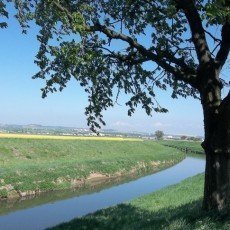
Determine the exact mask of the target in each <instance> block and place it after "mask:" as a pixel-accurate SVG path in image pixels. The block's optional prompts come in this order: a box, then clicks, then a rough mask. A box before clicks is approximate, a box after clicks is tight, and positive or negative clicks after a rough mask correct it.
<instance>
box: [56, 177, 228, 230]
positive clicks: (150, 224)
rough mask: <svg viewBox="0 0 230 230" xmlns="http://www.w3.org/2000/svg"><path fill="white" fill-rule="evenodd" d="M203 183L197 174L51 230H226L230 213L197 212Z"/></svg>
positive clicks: (199, 206)
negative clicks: (178, 182)
mask: <svg viewBox="0 0 230 230" xmlns="http://www.w3.org/2000/svg"><path fill="white" fill-rule="evenodd" d="M203 183H204V176H203V175H198V176H195V177H193V178H189V179H186V180H184V181H182V182H181V183H180V184H177V185H173V186H170V187H168V188H165V189H162V190H159V191H157V192H154V193H152V194H150V195H147V196H143V197H141V198H138V199H135V200H133V201H131V202H129V203H124V204H121V205H118V206H115V207H111V208H107V209H104V210H100V211H98V212H96V213H93V214H90V215H87V216H85V217H82V218H78V219H75V220H72V221H71V222H69V223H66V224H62V225H59V226H57V227H54V228H53V229H55V230H58V229H65V230H67V229H104V230H105V229H154V230H159V229H165V230H170V229H174V230H179V229H181V230H193V229H197V230H198V229H200V230H201V229H205V230H206V229H207V230H211V229H213V230H214V229H226V230H227V229H230V212H229V211H230V210H225V211H224V212H222V213H220V214H218V215H217V214H215V213H212V212H210V213H205V212H203V211H202V210H201V203H202V195H203Z"/></svg>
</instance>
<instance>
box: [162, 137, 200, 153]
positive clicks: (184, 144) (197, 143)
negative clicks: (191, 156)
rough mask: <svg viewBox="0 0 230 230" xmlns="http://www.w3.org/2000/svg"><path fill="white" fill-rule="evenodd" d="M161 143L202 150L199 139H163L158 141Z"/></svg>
mask: <svg viewBox="0 0 230 230" xmlns="http://www.w3.org/2000/svg"><path fill="white" fill-rule="evenodd" d="M159 143H161V144H163V145H169V146H176V147H180V148H189V149H191V150H195V151H199V152H203V149H202V147H201V142H200V141H187V140H185V141H180V140H165V141H159Z"/></svg>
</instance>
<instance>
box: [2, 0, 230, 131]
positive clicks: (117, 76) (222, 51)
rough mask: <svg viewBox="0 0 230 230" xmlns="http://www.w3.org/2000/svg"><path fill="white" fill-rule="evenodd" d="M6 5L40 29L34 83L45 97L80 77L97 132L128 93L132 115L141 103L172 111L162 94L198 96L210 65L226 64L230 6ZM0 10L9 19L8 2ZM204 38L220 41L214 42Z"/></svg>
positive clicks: (169, 2)
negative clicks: (202, 75) (40, 84)
mask: <svg viewBox="0 0 230 230" xmlns="http://www.w3.org/2000/svg"><path fill="white" fill-rule="evenodd" d="M1 2H2V1H1ZM3 2H4V1H3ZM6 2H13V3H14V4H15V7H16V9H17V15H16V16H17V18H18V20H19V22H20V24H21V26H22V27H23V31H24V32H25V31H26V30H27V28H28V26H29V22H28V21H29V20H35V22H36V24H37V25H38V26H39V27H40V32H39V34H38V36H37V37H38V41H39V42H40V49H39V51H38V54H37V56H36V60H35V62H36V64H37V65H38V66H39V68H40V71H39V72H38V73H37V74H36V75H35V76H34V78H42V79H44V81H45V83H46V85H45V87H44V88H43V89H42V96H43V97H46V96H47V94H48V93H49V92H51V93H52V92H56V91H57V90H60V91H61V90H63V89H64V88H65V87H66V85H67V83H68V81H69V80H70V79H71V78H75V79H76V80H77V81H78V82H79V83H80V85H81V86H82V87H84V89H85V91H86V92H87V93H88V100H89V105H88V106H87V107H86V110H85V114H86V115H87V119H88V124H89V125H90V126H91V128H92V130H95V129H97V128H99V127H100V124H105V122H104V120H103V115H102V112H103V110H106V109H107V108H108V107H111V106H114V104H115V103H117V101H118V96H119V94H120V93H121V92H124V93H126V94H128V95H129V96H130V98H129V100H128V101H127V102H126V106H128V115H130V116H131V115H132V114H133V113H134V111H135V109H136V107H137V106H138V105H140V106H141V107H142V108H143V109H144V110H145V111H146V113H147V114H148V115H151V114H152V111H156V112H167V109H165V108H163V107H162V106H161V105H160V104H159V103H158V101H157V98H156V95H155V91H156V88H160V89H162V90H166V89H167V88H168V86H170V87H171V88H172V98H177V97H178V96H182V97H187V96H193V97H195V98H199V90H200V84H201V81H200V79H199V73H200V70H202V69H203V67H204V62H203V60H211V61H213V62H216V66H217V67H218V66H219V68H222V66H223V65H224V63H225V61H226V59H227V54H228V50H229V45H228V43H229V41H228V38H227V37H228V32H229V6H228V1H227V0H226V1H225V0H209V1H205V0H202V1H190V0H185V1H178V0H158V1H152V0H138V1H133V0H106V1H105V0H98V1H89V0H77V1H70V0H59V1H54V0H48V1H47V0H46V1H45V0H38V1H37V0H36V1H34V0H32V1H27V0H9V1H6ZM0 9H1V11H0V13H1V15H3V16H7V14H6V11H5V5H4V3H1V5H0ZM153 12H154V13H153ZM202 20H203V22H205V23H206V26H207V27H208V28H210V26H211V28H210V30H209V29H208V28H207V29H204V28H203V26H202ZM194 25H196V26H194ZM3 26H4V25H3ZM213 26H216V28H217V29H216V30H219V31H220V30H222V35H221V36H219V37H215V34H216V32H215V34H212V33H211V32H212V31H216V30H214V29H213V28H212V27H213ZM205 34H207V36H209V37H210V39H212V40H213V41H214V42H213V43H209V44H208V43H207V40H206V38H205ZM217 34H218V33H217ZM191 35H192V37H191ZM196 36H198V37H196ZM117 41H118V42H117ZM201 44H202V46H201ZM210 44H213V47H209V46H211V45H210ZM201 47H203V48H202V49H203V50H202V49H201ZM212 56H214V57H212ZM146 64H148V65H149V66H151V68H146ZM218 81H219V79H218ZM223 83H224V81H223V80H221V84H223Z"/></svg>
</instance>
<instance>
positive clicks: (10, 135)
mask: <svg viewBox="0 0 230 230" xmlns="http://www.w3.org/2000/svg"><path fill="white" fill-rule="evenodd" d="M0 138H19V139H42V140H95V141H142V140H141V139H138V138H122V137H103V136H89V137H86V136H52V135H30V134H13V133H0Z"/></svg>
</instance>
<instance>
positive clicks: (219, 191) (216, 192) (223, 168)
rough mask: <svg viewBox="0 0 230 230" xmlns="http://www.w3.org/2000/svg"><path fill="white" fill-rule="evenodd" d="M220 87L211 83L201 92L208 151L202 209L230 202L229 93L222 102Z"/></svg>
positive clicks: (220, 208)
mask: <svg viewBox="0 0 230 230" xmlns="http://www.w3.org/2000/svg"><path fill="white" fill-rule="evenodd" d="M220 94H221V87H220V86H218V84H213V83H212V84H211V87H209V88H207V87H206V88H205V90H203V91H202V93H201V96H202V97H201V98H202V106H203V112H204V128H205V140H204V142H203V143H202V146H203V148H204V150H205V154H206V168H205V186H204V199H203V208H204V209H205V210H212V209H214V210H222V209H223V208H224V207H225V206H226V205H227V204H229V203H230V93H229V95H228V96H227V97H226V98H225V99H224V100H223V101H222V102H221V99H220V98H221V97H220Z"/></svg>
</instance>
